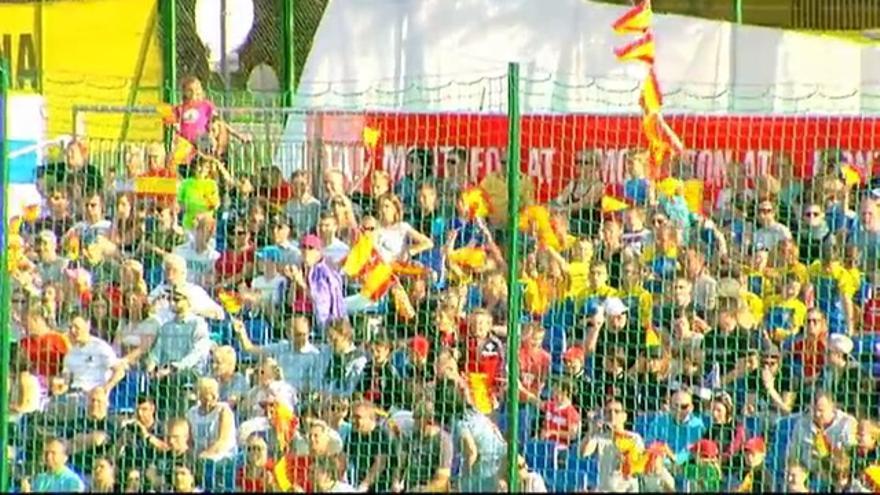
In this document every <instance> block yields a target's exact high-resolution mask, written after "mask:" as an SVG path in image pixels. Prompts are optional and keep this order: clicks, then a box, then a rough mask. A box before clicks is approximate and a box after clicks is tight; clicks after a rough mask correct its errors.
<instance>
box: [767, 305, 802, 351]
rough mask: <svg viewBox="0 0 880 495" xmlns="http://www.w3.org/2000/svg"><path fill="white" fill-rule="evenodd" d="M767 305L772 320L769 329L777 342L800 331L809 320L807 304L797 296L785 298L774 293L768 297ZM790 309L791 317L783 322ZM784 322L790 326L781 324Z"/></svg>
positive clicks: (768, 324)
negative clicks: (785, 326) (786, 326)
mask: <svg viewBox="0 0 880 495" xmlns="http://www.w3.org/2000/svg"><path fill="white" fill-rule="evenodd" d="M765 307H766V308H767V315H768V317H769V318H770V320H771V321H768V322H767V326H768V330H769V331H770V335H771V337H772V338H773V340H774V341H775V342H776V343H777V344H778V343H779V342H781V341H783V340H785V339H786V338H788V337H790V336H792V335H797V334H798V333H800V331H801V330H802V329H803V327H804V323H805V322H806V321H807V305H806V304H804V302H803V301H801V300H799V299H797V298H791V299H783V298H782V296H780V295H773V296H770V297H768V298H767V301H766V304H765ZM789 311H790V312H791V319H790V320H788V321H787V322H783V320H784V319H786V318H785V316H784V313H788V312H789ZM780 313H782V314H780ZM774 320H778V321H774ZM783 323H787V324H788V328H784V327H783V326H781V325H782V324H783Z"/></svg>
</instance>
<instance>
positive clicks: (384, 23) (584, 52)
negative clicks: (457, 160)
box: [298, 0, 880, 114]
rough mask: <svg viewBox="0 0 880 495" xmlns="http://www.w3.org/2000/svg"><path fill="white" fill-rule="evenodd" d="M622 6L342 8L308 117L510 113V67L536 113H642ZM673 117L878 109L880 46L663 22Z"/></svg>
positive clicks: (660, 52)
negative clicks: (617, 25) (616, 26)
mask: <svg viewBox="0 0 880 495" xmlns="http://www.w3.org/2000/svg"><path fill="white" fill-rule="evenodd" d="M624 10H625V9H624V8H621V7H616V6H609V5H603V4H597V3H594V2H585V1H582V0H553V1H546V0H331V1H330V3H329V5H328V6H327V10H326V12H325V14H324V18H323V19H322V22H321V25H320V27H319V29H318V31H317V33H316V36H315V40H314V44H313V46H312V51H311V53H310V55H309V58H308V60H307V62H306V65H305V69H304V72H303V75H302V78H301V83H300V87H299V93H298V102H299V104H300V105H301V106H303V107H308V108H315V107H322V108H340V109H365V108H373V109H394V110H423V111H480V110H482V111H502V110H503V109H504V106H505V101H506V81H505V72H506V66H507V63H508V62H511V61H516V62H520V63H521V65H522V71H521V72H522V76H523V79H524V80H526V82H525V84H524V87H523V100H522V102H523V103H522V108H523V110H524V111H526V112H556V111H560V112H562V111H568V112H570V111H586V112H599V113H610V112H635V111H637V110H638V108H637V106H636V98H635V97H634V95H635V91H636V88H637V87H638V85H639V83H640V81H641V79H642V77H643V75H644V71H645V69H644V67H642V66H641V65H640V64H637V63H626V64H624V63H620V62H618V61H617V60H616V59H615V57H614V55H613V53H612V50H613V48H614V47H615V46H620V45H622V44H624V43H626V42H628V41H630V40H632V38H631V37H625V36H618V35H615V34H614V33H613V32H612V30H611V28H610V25H611V23H612V22H613V21H614V20H615V19H616V18H617V17H618V16H619V15H620V14H621V13H622V12H623V11H624ZM655 36H656V39H657V71H658V76H659V79H660V82H661V85H662V86H663V89H664V92H665V93H666V94H667V101H666V109H667V111H668V112H685V111H687V112H695V111H696V112H721V113H730V112H738V113H739V112H743V113H762V114H767V113H834V114H840V113H851V114H864V113H868V112H870V113H876V112H877V110H878V107H880V97H877V96H874V95H873V93H880V64H876V63H871V62H876V61H877V60H880V49H878V48H876V47H873V46H863V45H858V44H853V43H850V42H846V41H841V40H834V39H827V38H820V37H816V36H811V35H805V34H800V33H793V32H786V31H782V30H779V29H770V28H761V27H754V26H735V25H733V24H731V23H726V22H718V21H707V20H702V19H695V18H689V17H682V16H673V15H655Z"/></svg>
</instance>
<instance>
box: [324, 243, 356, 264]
mask: <svg viewBox="0 0 880 495" xmlns="http://www.w3.org/2000/svg"><path fill="white" fill-rule="evenodd" d="M349 251H350V248H349V247H348V244H346V243H344V242H342V241H340V240H339V239H337V238H335V237H334V238H333V241H332V242H330V244H328V245H326V246H324V249H323V251H322V252H323V253H324V257H325V258H327V259H329V260H330V261H332V262H333V264H335V265H337V266H339V265H340V264H341V263H342V260H344V259H345V257H346V256H348V252H349Z"/></svg>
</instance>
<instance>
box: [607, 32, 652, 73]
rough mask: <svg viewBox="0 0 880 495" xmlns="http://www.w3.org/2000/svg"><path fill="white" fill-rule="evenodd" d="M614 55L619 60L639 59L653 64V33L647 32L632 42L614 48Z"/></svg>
mask: <svg viewBox="0 0 880 495" xmlns="http://www.w3.org/2000/svg"><path fill="white" fill-rule="evenodd" d="M614 55H616V56H617V59H618V60H620V61H621V62H625V61H628V60H639V61H641V62H644V63H646V64H648V65H654V35H653V34H651V33H650V32H649V33H647V34H645V35H644V36H642V37H641V38H639V39H637V40H635V41H633V42H632V43H628V44H626V45H624V46H622V47H620V48H615V49H614Z"/></svg>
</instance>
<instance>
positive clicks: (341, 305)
mask: <svg viewBox="0 0 880 495" xmlns="http://www.w3.org/2000/svg"><path fill="white" fill-rule="evenodd" d="M309 293H310V295H311V297H312V310H313V311H314V313H315V319H316V320H317V321H318V324H320V325H321V326H325V325H327V324H328V323H330V322H331V321H336V320H340V319H342V318H345V316H346V313H345V298H344V297H343V295H342V276H341V275H340V274H339V272H337V271H336V270H334V269H332V268H330V265H328V264H327V262H326V261H324V260H321V261H319V262H318V263H317V264H316V265H315V266H313V267H312V269H311V270H309Z"/></svg>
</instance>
